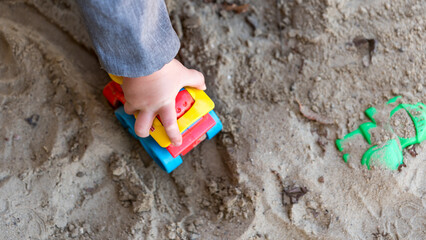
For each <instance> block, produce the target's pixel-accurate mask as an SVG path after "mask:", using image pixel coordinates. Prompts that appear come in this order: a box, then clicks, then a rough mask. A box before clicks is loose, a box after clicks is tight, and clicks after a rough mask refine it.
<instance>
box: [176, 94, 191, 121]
mask: <svg viewBox="0 0 426 240" xmlns="http://www.w3.org/2000/svg"><path fill="white" fill-rule="evenodd" d="M193 104H194V99H193V98H192V96H191V94H189V92H188V91H186V90H182V91H180V92H179V93H178V95H177V96H176V105H175V108H176V114H177V119H179V118H180V117H181V116H182V115H183V114H185V113H186V112H187V111H188V110H189V109H190V108H191V107H192V105H193Z"/></svg>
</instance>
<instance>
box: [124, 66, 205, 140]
mask: <svg viewBox="0 0 426 240" xmlns="http://www.w3.org/2000/svg"><path fill="white" fill-rule="evenodd" d="M186 86H188V87H194V88H198V89H200V90H205V89H206V85H205V83H204V76H203V74H202V73H200V72H198V71H196V70H192V69H188V68H186V67H185V66H183V65H182V64H181V63H180V62H179V61H178V60H176V59H173V60H172V61H171V62H170V63H168V64H166V65H164V67H163V68H162V69H160V70H158V71H157V72H154V73H153V74H151V75H148V76H144V77H137V78H126V77H124V78H123V84H122V85H121V87H122V88H123V92H124V97H125V98H126V104H124V110H125V111H126V113H127V114H135V113H137V114H138V116H137V118H136V122H135V132H136V134H137V135H138V136H140V137H148V135H149V129H150V128H151V126H152V122H153V120H154V118H155V117H156V115H157V114H158V115H160V117H161V122H162V123H163V126H164V128H165V130H166V133H167V135H168V136H169V138H170V141H171V142H172V144H173V145H175V146H179V145H181V144H182V136H181V134H180V132H179V128H178V125H177V117H176V110H175V98H176V95H177V94H178V92H179V90H180V89H181V88H183V87H186Z"/></svg>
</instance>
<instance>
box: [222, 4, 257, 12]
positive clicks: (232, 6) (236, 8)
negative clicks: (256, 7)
mask: <svg viewBox="0 0 426 240" xmlns="http://www.w3.org/2000/svg"><path fill="white" fill-rule="evenodd" d="M249 7H250V5H249V4H243V5H237V4H235V3H233V4H227V3H225V4H223V8H224V9H225V10H226V11H234V12H235V13H244V12H247V11H248V9H249Z"/></svg>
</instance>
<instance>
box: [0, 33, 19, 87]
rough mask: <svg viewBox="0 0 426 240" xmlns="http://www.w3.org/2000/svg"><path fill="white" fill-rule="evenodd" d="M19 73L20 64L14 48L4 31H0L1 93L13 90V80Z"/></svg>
mask: <svg viewBox="0 0 426 240" xmlns="http://www.w3.org/2000/svg"><path fill="white" fill-rule="evenodd" d="M18 73H19V69H18V65H17V63H16V60H15V56H14V54H13V52H12V48H11V46H10V44H9V42H8V40H7V38H6V37H5V33H4V32H0V94H1V95H9V94H10V92H11V86H10V85H11V82H13V81H14V80H15V79H16V77H17V75H18Z"/></svg>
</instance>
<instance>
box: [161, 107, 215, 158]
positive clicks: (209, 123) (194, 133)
mask: <svg viewBox="0 0 426 240" xmlns="http://www.w3.org/2000/svg"><path fill="white" fill-rule="evenodd" d="M215 124H216V122H215V121H214V119H213V118H212V116H210V114H206V115H204V116H203V117H202V118H200V120H199V121H198V122H196V123H195V124H194V125H193V126H192V127H190V128H188V129H187V130H186V131H185V132H184V133H183V134H182V144H181V145H180V146H179V147H176V146H173V145H172V144H171V145H169V146H168V147H167V150H168V151H169V152H170V154H171V155H172V156H173V157H174V158H175V157H177V156H179V155H182V156H183V155H185V154H187V153H188V152H189V151H191V150H192V149H193V148H194V147H195V146H197V145H198V144H199V143H200V142H202V141H203V140H204V138H203V136H204V135H205V134H206V132H208V131H209V130H210V129H211V128H212V127H213V126H214V125H215Z"/></svg>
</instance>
